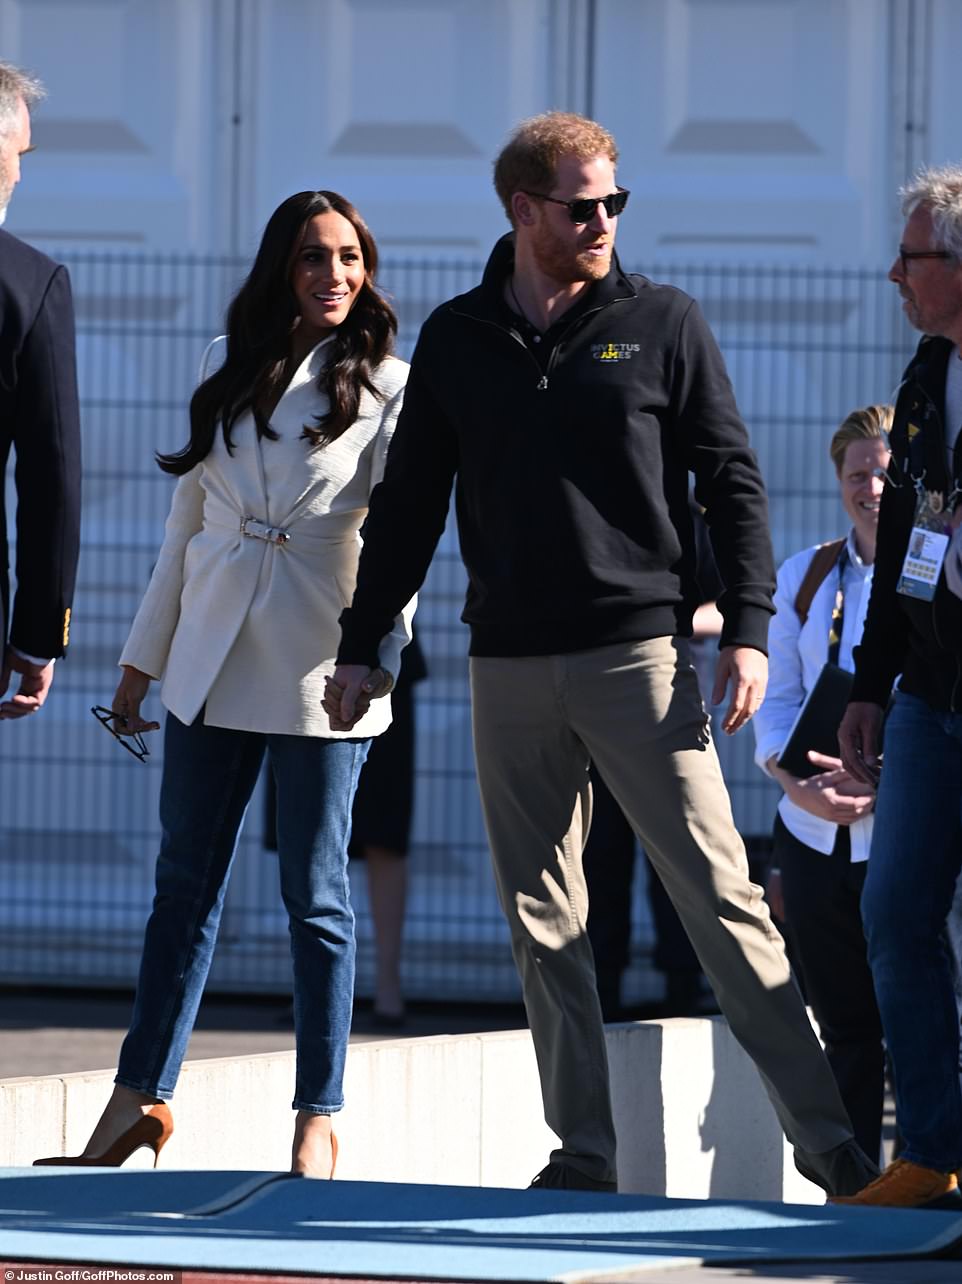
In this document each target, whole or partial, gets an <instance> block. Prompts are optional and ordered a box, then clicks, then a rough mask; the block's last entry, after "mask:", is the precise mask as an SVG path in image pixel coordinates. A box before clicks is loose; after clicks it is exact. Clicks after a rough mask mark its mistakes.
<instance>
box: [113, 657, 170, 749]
mask: <svg viewBox="0 0 962 1284" xmlns="http://www.w3.org/2000/svg"><path fill="white" fill-rule="evenodd" d="M152 681H153V679H152V678H151V677H150V675H149V674H147V673H143V672H141V670H140V669H135V668H134V667H133V665H130V664H125V665H123V667H122V677H121V679H120V682H119V683H118V684H117V690H116V691H115V692H114V698H113V699H112V700H111V702H110V707H111V709H113V711H114V713H115V714H116V715H117V716H116V718H115V719H114V722H115V729H116V730H117V731H121V732H126V733H127V734H131V735H132V734H133V733H134V732H135V731H156V730H157V729H158V728H159V727H160V723H159V722H145V721H144V719H143V718H142V717H141V716H140V706H141V705H142V704H143V702H144V700H145V698H146V696H147V692H148V691H149V690H150V684H151V682H152Z"/></svg>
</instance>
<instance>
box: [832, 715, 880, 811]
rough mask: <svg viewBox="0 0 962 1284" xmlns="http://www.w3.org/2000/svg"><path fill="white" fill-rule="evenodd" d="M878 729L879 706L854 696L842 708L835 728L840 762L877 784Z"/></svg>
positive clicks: (849, 770) (871, 783)
mask: <svg viewBox="0 0 962 1284" xmlns="http://www.w3.org/2000/svg"><path fill="white" fill-rule="evenodd" d="M881 732H882V707H881V705H878V704H873V703H872V702H871V701H868V700H855V701H853V702H852V704H850V705H849V706H848V708H847V709H846V710H845V717H844V718H843V719H842V725H841V726H840V727H839V729H838V749H839V753H840V754H841V758H842V766H843V767H844V768H845V770H846V771H847V772H848V773H849V775H851V776H854V778H855V779H856V780H860V781H861V782H862V783H863V784H866V785H871V786H872V788H873V789H874V787H875V786H876V785H877V784H878V778H879V772H880V771H881V769H882V760H881V758H880V757H879V752H878V751H879V746H880V743H881Z"/></svg>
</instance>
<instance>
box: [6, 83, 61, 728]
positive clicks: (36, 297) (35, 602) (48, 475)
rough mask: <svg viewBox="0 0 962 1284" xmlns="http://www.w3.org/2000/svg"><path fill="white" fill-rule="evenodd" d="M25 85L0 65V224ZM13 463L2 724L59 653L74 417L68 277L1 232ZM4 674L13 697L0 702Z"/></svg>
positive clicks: (18, 146) (13, 174)
mask: <svg viewBox="0 0 962 1284" xmlns="http://www.w3.org/2000/svg"><path fill="white" fill-rule="evenodd" d="M42 96H43V88H42V86H41V85H40V83H39V82H38V81H36V80H34V79H33V77H31V76H29V75H27V74H26V73H25V72H22V71H20V70H19V68H17V67H13V66H11V65H10V64H9V63H0V222H3V219H4V217H5V216H6V211H7V206H8V204H9V202H10V197H11V196H12V195H13V189H14V188H15V187H16V185H17V183H18V182H19V181H20V157H21V156H22V155H23V154H24V153H25V152H28V151H30V106H31V104H33V103H34V102H36V101H37V100H38V99H39V98H41V97H42ZM11 446H13V448H14V451H15V454H16V468H15V473H14V479H15V485H16V491H17V566H16V572H17V590H16V594H15V596H14V599H13V603H12V610H11V601H10V583H9V554H8V548H7V519H6V509H5V502H4V492H3V486H2V485H0V646H2V647H3V660H2V665H0V719H6V718H21V717H24V716H25V715H27V714H30V713H36V711H37V710H38V709H39V708H40V707H41V705H42V704H43V702H44V700H46V698H47V693H48V691H49V690H50V684H51V682H52V680H53V668H54V660H55V659H56V658H57V657H58V656H62V655H63V654H64V652H65V650H66V648H67V642H68V638H69V633H70V603H71V600H72V598H73V591H74V581H75V579H76V573H77V554H78V551H79V545H80V416H79V410H78V405H77V374H76V357H75V351H74V320H73V302H72V300H71V295H70V280H69V278H68V276H67V269H66V268H65V267H63V266H61V265H60V264H57V263H54V262H53V261H52V260H51V259H48V258H47V256H46V255H44V254H41V253H40V252H39V251H38V250H35V249H33V248H32V247H31V246H29V245H27V244H25V243H24V242H23V241H20V240H18V239H17V238H16V237H15V236H11V235H10V234H9V233H8V232H4V231H0V480H2V476H3V474H4V473H5V472H6V467H7V460H8V458H9V455H10V447H11ZM14 674H19V675H20V680H19V684H18V688H17V690H16V691H14V692H12V693H11V694H10V695H9V696H8V697H7V698H6V699H4V696H5V695H6V693H7V688H8V687H9V686H10V685H11V680H12V679H13V675H14Z"/></svg>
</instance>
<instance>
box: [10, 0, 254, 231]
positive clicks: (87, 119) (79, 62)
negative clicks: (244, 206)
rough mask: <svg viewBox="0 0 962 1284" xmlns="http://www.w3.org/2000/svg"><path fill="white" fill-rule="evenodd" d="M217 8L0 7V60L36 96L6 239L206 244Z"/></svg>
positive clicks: (13, 2)
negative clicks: (37, 85) (37, 82)
mask: <svg viewBox="0 0 962 1284" xmlns="http://www.w3.org/2000/svg"><path fill="white" fill-rule="evenodd" d="M222 8H223V6H222V5H221V4H220V3H218V2H217V0H205V2H203V3H196V2H195V0H163V3H155V2H154V0H3V2H2V3H0V47H2V49H3V56H4V57H5V58H7V59H9V60H10V61H12V62H16V63H19V64H21V65H24V66H27V67H30V68H32V69H34V70H35V71H36V72H37V74H38V75H39V76H40V78H41V79H42V80H43V81H44V83H45V84H46V86H47V89H48V91H49V98H48V99H47V101H46V102H44V103H43V104H41V105H40V106H39V107H38V108H37V109H36V111H35V114H34V122H33V133H34V142H35V143H36V145H37V149H38V150H37V152H36V154H35V155H33V156H31V157H29V158H28V160H27V161H26V163H25V179H24V182H23V183H22V184H21V187H20V189H19V190H18V192H17V194H16V197H15V199H14V201H13V204H12V205H11V209H10V217H9V228H10V230H11V231H14V232H16V233H18V234H19V235H21V236H24V237H25V238H26V239H28V240H31V241H33V242H36V243H38V244H40V245H42V246H47V245H64V246H77V247H79V246H83V245H89V246H91V247H96V246H98V245H113V246H117V245H127V246H129V247H136V246H149V247H152V248H177V249H186V248H191V247H194V246H196V245H198V243H203V242H205V241H206V240H207V237H208V230H209V222H210V217H211V214H212V213H213V212H214V211H215V210H216V207H217V189H218V187H219V185H220V182H221V181H222V178H221V176H219V175H218V172H217V171H218V161H219V158H220V156H221V148H220V146H219V144H218V133H217V131H218V128H219V121H218V118H217V115H216V112H215V110H214V105H215V103H216V101H217V95H218V84H219V82H220V81H221V79H222V71H223V70H224V68H223V67H222V64H221V60H220V52H221V49H222V45H221V42H219V41H217V40H215V39H214V32H215V23H216V22H217V20H218V19H219V17H220V13H221V10H222ZM228 70H229V67H228ZM219 213H220V211H219V210H217V215H218V216H219Z"/></svg>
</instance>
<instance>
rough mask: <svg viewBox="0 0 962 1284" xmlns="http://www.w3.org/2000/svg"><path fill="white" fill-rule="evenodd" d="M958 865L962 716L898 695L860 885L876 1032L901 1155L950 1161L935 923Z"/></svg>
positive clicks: (957, 1123)
mask: <svg viewBox="0 0 962 1284" xmlns="http://www.w3.org/2000/svg"><path fill="white" fill-rule="evenodd" d="M960 869H962V714H956V713H939V712H937V711H936V710H934V709H932V708H930V706H929V705H928V704H926V703H925V701H924V700H920V699H918V698H917V697H915V696H910V695H905V694H903V693H901V692H900V693H899V694H898V695H897V696H896V700H895V705H894V707H893V709H892V712H891V714H890V715H889V719H888V723H887V725H886V728H885V768H884V770H883V772H882V780H881V784H880V786H879V794H878V801H877V804H876V808H875V827H874V830H873V833H872V856H871V860H870V861H869V863H868V876H867V878H866V881H865V889H864V891H863V893H862V920H863V924H864V927H865V935H866V939H867V941H868V957H869V964H870V966H871V968H872V977H873V980H874V982H875V993H876V996H877V998H878V1005H879V1012H880V1013H881V1016H882V1028H883V1029H884V1031H885V1039H886V1042H887V1044H888V1048H889V1052H890V1054H891V1057H892V1063H893V1067H894V1070H895V1105H896V1118H897V1119H898V1126H899V1130H900V1131H901V1133H902V1136H903V1138H904V1142H905V1144H904V1147H903V1149H902V1151H901V1155H902V1157H903V1158H905V1159H911V1160H912V1161H913V1162H915V1163H917V1164H924V1165H925V1167H926V1168H935V1169H938V1171H940V1172H951V1171H953V1170H954V1169H958V1168H959V1167H962V1091H960V1085H959V1015H958V1009H957V1007H956V999H955V991H954V988H953V973H952V963H951V960H950V957H949V953H948V950H947V947H946V939H945V926H946V919H947V918H948V915H949V911H950V909H951V907H952V898H953V894H954V891H955V884H956V880H957V879H958V877H959V871H960Z"/></svg>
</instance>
